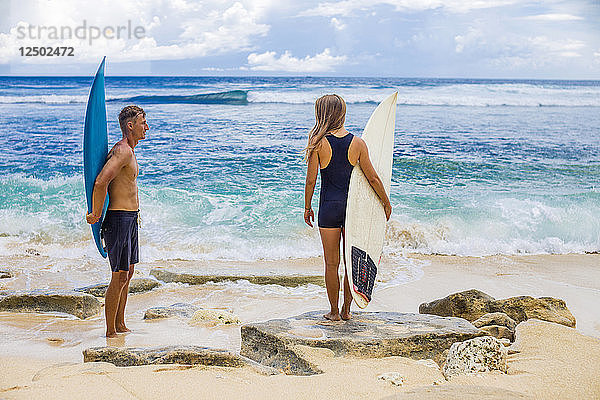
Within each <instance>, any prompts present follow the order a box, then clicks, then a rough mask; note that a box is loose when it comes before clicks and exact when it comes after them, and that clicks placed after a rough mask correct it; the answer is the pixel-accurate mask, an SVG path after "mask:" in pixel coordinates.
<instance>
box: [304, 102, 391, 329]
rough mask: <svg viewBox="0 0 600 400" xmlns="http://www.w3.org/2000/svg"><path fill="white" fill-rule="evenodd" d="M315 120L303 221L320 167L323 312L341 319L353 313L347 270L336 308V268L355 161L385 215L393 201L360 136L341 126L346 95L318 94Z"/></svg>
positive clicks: (312, 217) (308, 215)
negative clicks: (325, 304)
mask: <svg viewBox="0 0 600 400" xmlns="http://www.w3.org/2000/svg"><path fill="white" fill-rule="evenodd" d="M315 119H316V122H315V126H314V127H313V128H312V130H311V131H310V134H309V136H308V146H306V149H305V160H307V162H308V169H307V172H306V185H305V187H304V221H305V222H306V223H307V224H308V225H309V226H311V227H312V226H313V224H312V223H313V222H314V220H315V214H314V212H313V210H312V207H311V202H312V196H313V193H314V191H315V184H316V181H317V173H318V170H319V169H320V170H321V197H320V199H319V215H318V225H319V233H320V234H321V242H322V243H323V255H324V259H325V286H326V287H327V297H328V298H329V304H330V305H331V311H330V312H329V313H327V314H325V315H324V316H323V317H325V318H326V319H329V320H332V321H339V320H340V318H341V319H343V320H348V319H350V318H351V315H350V304H351V303H352V293H351V292H350V285H349V283H348V273H347V272H345V273H344V304H343V305H342V310H341V313H340V310H339V308H338V295H339V291H340V282H339V278H338V267H339V264H340V237H342V238H344V220H345V218H346V202H347V200H348V187H349V186H350V174H351V173H352V169H353V168H354V166H355V165H356V164H359V163H360V168H361V169H362V171H363V173H364V174H365V176H366V177H367V179H368V180H369V183H370V184H371V186H372V187H373V189H374V190H375V192H376V193H377V195H378V196H379V198H380V199H381V202H382V203H383V208H384V210H385V216H386V219H388V220H389V219H390V215H391V213H392V206H391V205H390V200H389V198H388V196H387V194H386V193H385V189H384V188H383V184H382V182H381V179H379V176H378V175H377V172H375V169H374V168H373V165H372V164H371V160H369V151H368V148H367V145H366V144H365V142H364V141H363V140H362V139H361V138H359V137H356V136H354V135H352V134H351V133H349V132H348V131H347V130H346V129H345V128H344V121H345V119H346V103H345V102H344V100H343V99H342V98H341V97H340V96H338V95H336V94H330V95H325V96H323V97H320V98H319V99H317V101H316V102H315ZM323 138H325V139H323ZM345 264H346V260H345V258H344V265H345Z"/></svg>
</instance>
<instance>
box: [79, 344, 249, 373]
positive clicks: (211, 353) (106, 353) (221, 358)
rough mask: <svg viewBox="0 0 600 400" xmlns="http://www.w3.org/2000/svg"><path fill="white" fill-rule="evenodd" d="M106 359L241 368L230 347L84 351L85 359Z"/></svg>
mask: <svg viewBox="0 0 600 400" xmlns="http://www.w3.org/2000/svg"><path fill="white" fill-rule="evenodd" d="M96 361H104V362H108V363H111V364H114V365H116V366H117V367H131V366H137V365H149V364H184V365H212V366H220V367H234V368H240V367H243V366H244V365H246V362H245V361H244V360H243V358H242V357H240V356H238V355H237V354H235V353H232V352H230V351H227V350H217V349H209V348H207V347H200V346H167V347H159V348H132V347H128V348H122V347H92V348H89V349H85V350H84V351H83V362H96Z"/></svg>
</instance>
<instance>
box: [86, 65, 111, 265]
mask: <svg viewBox="0 0 600 400" xmlns="http://www.w3.org/2000/svg"><path fill="white" fill-rule="evenodd" d="M105 60H106V57H104V58H103V59H102V63H100V67H99V68H98V72H96V76H95V77H94V82H93V83H92V88H91V89H90V97H89V99H88V103H87V109H86V111H85V126H84V128H83V176H84V180H85V195H86V198H87V209H88V213H90V212H92V193H93V191H94V182H95V181H96V177H97V176H98V174H99V173H100V171H101V170H102V167H104V163H105V162H106V156H107V154H108V129H107V127H106V100H105V96H104V61H105ZM107 207H108V194H107V195H106V200H105V201H104V207H103V208H102V216H101V217H100V220H99V221H98V222H96V223H95V224H93V225H92V235H93V236H94V241H95V242H96V247H97V248H98V251H99V252H100V254H101V255H102V257H105V258H106V256H107V254H106V251H105V250H104V246H103V245H102V240H101V239H100V227H101V226H102V221H103V220H104V214H105V213H106V208H107Z"/></svg>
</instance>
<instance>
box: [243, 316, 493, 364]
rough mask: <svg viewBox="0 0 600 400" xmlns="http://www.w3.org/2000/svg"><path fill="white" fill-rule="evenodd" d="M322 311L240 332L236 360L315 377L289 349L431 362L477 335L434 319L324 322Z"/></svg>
mask: <svg viewBox="0 0 600 400" xmlns="http://www.w3.org/2000/svg"><path fill="white" fill-rule="evenodd" d="M325 313H326V311H313V312H309V313H306V314H302V315H299V316H296V317H292V318H287V319H276V320H271V321H267V322H262V323H254V324H248V325H244V326H242V329H241V335H242V345H241V351H240V354H242V355H243V356H246V357H248V358H250V359H253V360H255V361H257V362H259V363H261V364H263V365H267V366H270V367H273V368H277V369H281V370H283V371H284V372H285V373H287V374H292V375H311V374H314V373H319V370H318V368H316V367H315V366H314V365H312V364H310V363H309V362H308V361H306V360H304V359H303V358H302V357H301V356H300V355H298V354H297V353H296V352H295V351H294V349H293V347H294V346H296V345H304V346H311V347H323V348H328V349H330V350H332V351H333V352H334V354H336V355H353V356H359V357H388V356H403V357H409V358H413V359H433V360H435V361H436V362H438V364H439V363H440V362H441V361H442V360H443V355H442V353H443V352H444V351H445V350H447V349H449V348H450V346H451V345H452V344H453V343H455V342H462V341H464V340H467V339H471V338H474V337H478V336H482V335H483V333H482V332H480V331H479V330H478V329H477V328H475V327H474V326H473V325H472V324H471V323H469V322H468V321H466V320H464V319H462V318H445V317H438V316H435V315H424V314H412V313H391V312H354V313H353V318H352V319H351V320H350V321H339V322H338V321H336V322H332V321H326V320H325V319H324V318H323V314H325Z"/></svg>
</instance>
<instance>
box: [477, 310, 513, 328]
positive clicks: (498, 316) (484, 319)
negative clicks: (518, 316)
mask: <svg viewBox="0 0 600 400" xmlns="http://www.w3.org/2000/svg"><path fill="white" fill-rule="evenodd" d="M473 325H475V326H476V327H477V328H481V327H483V326H487V325H501V326H505V327H507V328H508V329H510V330H511V331H513V332H514V331H515V328H516V327H517V323H516V322H515V320H514V319H512V318H511V317H509V316H508V315H506V314H505V313H503V312H494V313H488V314H485V315H482V316H481V317H479V318H477V319H476V320H475V321H473Z"/></svg>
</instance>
